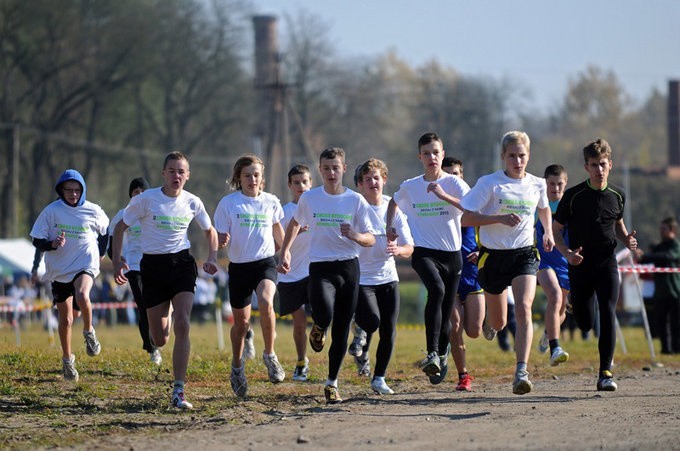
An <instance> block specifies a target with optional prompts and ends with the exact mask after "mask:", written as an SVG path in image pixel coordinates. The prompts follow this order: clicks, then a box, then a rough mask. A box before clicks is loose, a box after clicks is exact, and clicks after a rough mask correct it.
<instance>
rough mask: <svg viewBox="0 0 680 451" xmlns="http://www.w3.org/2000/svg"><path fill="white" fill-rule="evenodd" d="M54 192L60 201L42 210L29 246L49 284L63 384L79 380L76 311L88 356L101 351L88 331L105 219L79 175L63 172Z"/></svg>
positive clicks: (103, 247)
mask: <svg viewBox="0 0 680 451" xmlns="http://www.w3.org/2000/svg"><path fill="white" fill-rule="evenodd" d="M54 189H55V191H56V192H57V194H58V195H59V199H57V200H55V201H54V202H52V203H50V204H49V205H47V207H45V208H44V209H43V211H42V212H40V215H39V216H38V218H37V219H36V221H35V224H34V225H33V228H32V230H31V237H32V238H33V245H34V246H35V247H36V248H37V249H39V250H40V251H43V252H44V253H45V267H46V270H47V272H46V274H45V279H46V280H49V281H50V282H51V283H52V295H53V299H54V300H53V302H54V304H55V305H56V307H57V311H58V312H59V341H60V343H61V351H62V374H63V376H64V379H65V380H71V381H76V382H77V381H78V378H79V375H78V371H77V370H76V366H75V362H76V357H75V354H73V353H72V350H71V327H72V324H73V317H74V309H75V310H78V309H79V310H80V311H81V312H82V317H83V336H84V338H85V345H86V349H87V354H88V355H89V356H91V357H92V356H96V355H98V354H99V353H100V352H101V345H100V344H99V340H97V335H96V334H95V331H94V328H93V327H92V305H91V303H90V290H91V289H92V285H93V284H94V279H95V277H97V275H98V274H99V262H100V261H101V258H102V256H103V255H104V253H105V252H106V244H107V243H108V235H107V233H106V228H107V226H108V225H109V218H108V217H107V216H106V214H105V213H104V211H103V210H102V209H101V207H99V205H96V204H93V203H92V202H90V201H88V200H86V194H87V186H86V185H85V180H84V179H83V177H82V176H81V175H80V173H79V172H78V171H76V170H74V169H67V170H66V171H64V173H63V174H61V176H60V177H59V180H58V181H57V184H56V186H55V187H54ZM74 301H75V303H74Z"/></svg>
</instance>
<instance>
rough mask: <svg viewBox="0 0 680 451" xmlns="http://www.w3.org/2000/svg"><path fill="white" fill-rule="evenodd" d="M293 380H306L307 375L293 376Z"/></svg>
mask: <svg viewBox="0 0 680 451" xmlns="http://www.w3.org/2000/svg"><path fill="white" fill-rule="evenodd" d="M293 380H294V381H297V382H307V376H293Z"/></svg>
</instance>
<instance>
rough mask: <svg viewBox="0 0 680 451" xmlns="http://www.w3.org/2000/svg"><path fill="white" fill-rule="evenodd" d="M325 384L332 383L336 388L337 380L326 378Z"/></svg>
mask: <svg viewBox="0 0 680 451" xmlns="http://www.w3.org/2000/svg"><path fill="white" fill-rule="evenodd" d="M326 385H332V386H333V387H335V388H338V380H337V379H326Z"/></svg>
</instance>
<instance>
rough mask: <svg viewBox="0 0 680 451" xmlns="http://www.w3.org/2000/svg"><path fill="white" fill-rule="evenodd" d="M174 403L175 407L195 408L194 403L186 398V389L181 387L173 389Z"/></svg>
mask: <svg viewBox="0 0 680 451" xmlns="http://www.w3.org/2000/svg"><path fill="white" fill-rule="evenodd" d="M172 405H173V407H177V408H178V409H184V410H191V409H193V408H194V405H193V404H191V403H190V402H189V401H187V400H186V399H184V389H183V388H179V387H175V389H174V390H173V391H172Z"/></svg>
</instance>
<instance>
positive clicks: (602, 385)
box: [597, 371, 619, 391]
mask: <svg viewBox="0 0 680 451" xmlns="http://www.w3.org/2000/svg"><path fill="white" fill-rule="evenodd" d="M613 377H614V376H613V375H612V372H611V371H604V374H603V375H602V376H600V378H599V379H598V380H597V391H616V389H617V388H619V387H618V385H616V382H614V379H613Z"/></svg>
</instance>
